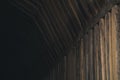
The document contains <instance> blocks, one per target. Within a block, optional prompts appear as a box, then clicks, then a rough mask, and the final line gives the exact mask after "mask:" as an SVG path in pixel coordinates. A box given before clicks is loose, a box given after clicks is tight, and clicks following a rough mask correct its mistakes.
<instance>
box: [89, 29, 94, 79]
mask: <svg viewBox="0 0 120 80" xmlns="http://www.w3.org/2000/svg"><path fill="white" fill-rule="evenodd" d="M89 43H90V44H89V49H90V51H89V52H90V53H89V54H90V56H89V57H90V72H89V74H90V80H93V66H94V65H93V30H90V35H89Z"/></svg>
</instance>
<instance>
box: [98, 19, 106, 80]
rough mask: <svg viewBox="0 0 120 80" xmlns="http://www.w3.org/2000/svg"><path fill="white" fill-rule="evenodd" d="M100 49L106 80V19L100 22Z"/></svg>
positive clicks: (103, 75) (103, 73)
mask: <svg viewBox="0 0 120 80" xmlns="http://www.w3.org/2000/svg"><path fill="white" fill-rule="evenodd" d="M99 27H100V49H101V63H102V80H105V46H104V44H105V41H104V35H105V33H104V27H105V26H104V19H101V20H100V23H99Z"/></svg>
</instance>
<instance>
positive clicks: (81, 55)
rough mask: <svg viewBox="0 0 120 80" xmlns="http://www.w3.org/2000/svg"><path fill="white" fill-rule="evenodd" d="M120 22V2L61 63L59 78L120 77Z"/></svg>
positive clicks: (115, 79) (108, 79)
mask: <svg viewBox="0 0 120 80" xmlns="http://www.w3.org/2000/svg"><path fill="white" fill-rule="evenodd" d="M119 23H120V7H119V6H117V5H116V6H114V7H113V8H112V9H111V10H110V11H109V12H108V13H107V14H105V16H104V17H102V18H101V19H100V20H99V22H98V23H97V24H96V25H95V26H94V27H93V28H92V29H90V30H89V31H88V33H87V34H85V35H84V36H83V38H81V39H80V41H79V42H78V43H77V44H76V45H75V46H74V47H73V48H72V49H71V50H70V51H69V54H68V55H66V56H64V59H63V60H61V61H60V62H59V63H58V64H57V69H56V71H57V72H56V73H54V74H57V78H56V80H119V79H120V77H119V76H120V75H119V74H120V67H119V65H120V63H119V62H120V59H119V56H120V50H119V49H120V38H119V37H120V34H119V32H120V25H119ZM62 66H64V67H62ZM54 74H53V75H54ZM50 76H51V74H50ZM50 80H52V79H51V78H50Z"/></svg>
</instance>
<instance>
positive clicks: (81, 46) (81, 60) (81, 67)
mask: <svg viewBox="0 0 120 80" xmlns="http://www.w3.org/2000/svg"><path fill="white" fill-rule="evenodd" d="M83 43H84V40H83V39H81V45H80V75H81V78H80V79H81V80H85V74H84V72H85V71H84V62H85V61H84V44H83Z"/></svg>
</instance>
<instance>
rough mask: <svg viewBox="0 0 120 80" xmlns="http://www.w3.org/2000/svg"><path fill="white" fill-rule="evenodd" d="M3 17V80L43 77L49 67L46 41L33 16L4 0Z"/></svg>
mask: <svg viewBox="0 0 120 80" xmlns="http://www.w3.org/2000/svg"><path fill="white" fill-rule="evenodd" d="M1 10H2V11H1V12H0V14H1V17H0V20H1V21H0V45H1V50H0V66H1V70H0V72H1V73H2V75H1V80H40V77H41V75H42V74H43V73H44V72H46V71H47V67H46V65H47V64H45V63H44V61H42V59H41V58H42V57H43V56H42V55H43V54H45V53H47V50H46V49H45V46H46V44H45V42H44V40H43V37H42V35H41V34H40V32H39V30H38V28H37V26H36V25H35V23H34V21H33V20H32V18H31V17H29V16H28V15H26V14H25V13H23V12H22V11H21V10H19V9H18V8H17V7H15V6H13V5H11V4H10V3H9V2H2V5H1Z"/></svg>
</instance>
